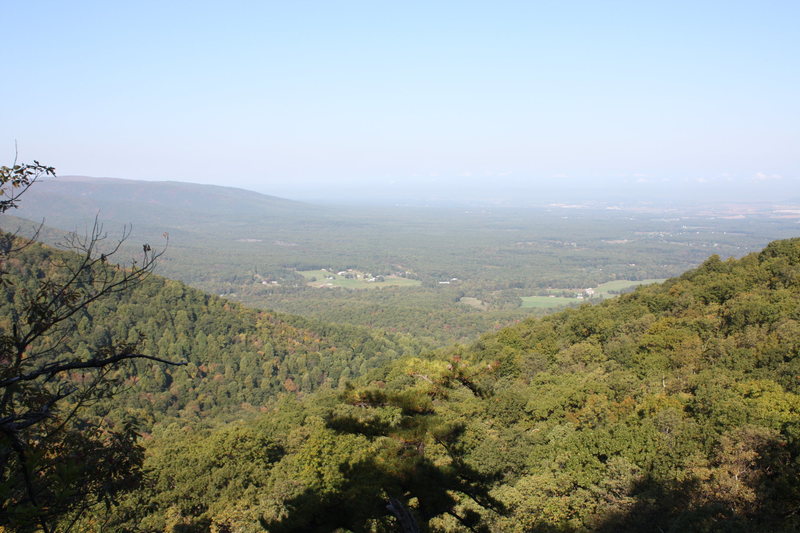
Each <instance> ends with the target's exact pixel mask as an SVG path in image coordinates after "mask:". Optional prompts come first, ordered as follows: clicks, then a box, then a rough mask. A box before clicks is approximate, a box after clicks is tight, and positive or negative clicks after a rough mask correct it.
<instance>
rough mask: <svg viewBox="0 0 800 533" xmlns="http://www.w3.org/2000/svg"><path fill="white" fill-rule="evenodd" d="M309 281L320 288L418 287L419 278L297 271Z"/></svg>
mask: <svg viewBox="0 0 800 533" xmlns="http://www.w3.org/2000/svg"><path fill="white" fill-rule="evenodd" d="M297 273H298V274H300V275H302V276H303V277H304V278H306V280H307V281H308V285H309V286H311V287H316V288H318V289H324V288H335V287H341V288H343V289H379V288H381V287H417V286H419V285H420V284H421V282H420V281H419V280H415V279H406V278H401V277H397V276H384V277H383V281H369V278H365V277H364V273H362V272H354V273H353V274H354V275H358V276H360V278H359V279H348V278H346V277H344V276H339V275H338V274H334V273H333V272H328V271H326V270H300V271H298V272H297Z"/></svg>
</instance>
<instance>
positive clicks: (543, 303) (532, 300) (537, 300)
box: [520, 296, 586, 309]
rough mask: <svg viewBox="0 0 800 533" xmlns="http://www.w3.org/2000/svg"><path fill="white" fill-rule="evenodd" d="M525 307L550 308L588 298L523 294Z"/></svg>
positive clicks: (579, 301)
mask: <svg viewBox="0 0 800 533" xmlns="http://www.w3.org/2000/svg"><path fill="white" fill-rule="evenodd" d="M520 299H521V300H522V307H523V308H534V309H548V308H550V307H562V306H565V305H569V304H575V303H582V302H585V301H586V300H579V299H578V298H564V297H562V296H522V297H521V298H520Z"/></svg>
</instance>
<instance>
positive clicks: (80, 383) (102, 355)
mask: <svg viewBox="0 0 800 533" xmlns="http://www.w3.org/2000/svg"><path fill="white" fill-rule="evenodd" d="M54 176H55V170H54V169H53V168H52V167H47V166H44V165H41V164H40V163H38V162H34V164H32V165H26V164H17V163H16V162H15V163H14V165H12V166H10V167H5V166H4V167H0V213H3V212H5V211H7V210H9V209H13V208H15V207H17V205H18V202H19V199H20V197H21V196H22V195H23V194H24V193H25V191H27V190H28V189H29V188H30V187H31V186H32V185H33V184H34V183H35V182H36V181H37V180H39V179H41V178H46V177H54ZM2 235H3V236H2V239H0V290H1V291H5V295H4V297H5V301H7V302H9V303H10V307H7V308H9V309H10V311H9V315H10V316H6V317H0V529H3V527H6V526H8V527H10V528H11V529H12V530H15V531H35V530H41V531H46V532H52V531H59V530H62V529H63V530H68V529H69V528H70V527H71V526H70V524H74V523H75V521H76V520H77V518H78V517H79V516H80V514H81V513H83V512H85V510H86V509H88V508H90V507H91V506H94V505H97V504H106V505H112V504H113V503H114V501H115V496H116V495H117V494H119V493H121V492H123V491H125V490H129V489H131V488H133V487H135V486H136V485H137V484H138V482H139V480H140V478H141V461H142V459H143V455H142V449H141V447H140V446H139V444H138V443H137V438H138V435H137V433H136V430H135V425H133V424H127V423H126V424H125V426H124V427H121V428H120V427H116V426H114V425H113V424H111V423H110V422H108V421H105V420H103V419H102V418H97V417H94V418H87V416H86V415H85V414H83V412H84V411H83V409H84V408H85V407H86V406H88V405H92V404H95V403H96V402H99V401H106V400H107V399H108V398H110V397H112V396H113V394H114V393H115V391H116V390H117V389H118V387H119V384H120V383H121V380H122V377H123V376H124V372H123V365H124V364H126V363H133V362H134V361H137V360H138V361H141V360H144V361H149V362H153V363H158V364H166V365H175V366H181V365H185V364H186V363H185V362H179V361H170V360H168V359H164V358H161V357H158V356H155V355H148V354H144V353H141V351H140V350H139V349H138V342H124V339H123V342H114V341H113V340H112V341H110V342H109V343H108V344H107V345H100V346H97V347H96V348H95V350H94V353H89V354H87V353H86V352H85V351H84V352H83V355H79V354H77V353H75V352H74V351H72V349H71V348H70V347H69V346H70V343H71V340H72V339H75V338H76V336H77V335H78V329H77V325H76V320H77V318H78V317H79V316H80V315H81V314H82V313H84V311H87V310H89V309H91V308H92V306H93V305H94V304H95V303H97V302H99V301H100V300H103V299H105V298H109V297H113V295H115V294H117V293H121V292H126V291H130V290H131V289H132V288H133V287H135V286H136V285H138V284H140V283H142V282H143V281H144V280H146V279H147V277H148V276H150V275H151V274H152V272H153V269H154V267H155V265H156V261H157V260H158V258H159V257H160V256H161V255H162V254H163V253H164V250H165V249H166V246H165V247H164V248H163V249H161V250H154V249H153V248H152V247H151V246H150V245H149V244H144V245H143V246H142V254H141V256H140V258H139V259H137V260H131V261H129V262H128V263H127V264H116V265H115V264H113V262H112V259H116V257H117V255H118V254H119V253H120V251H121V250H122V245H123V243H124V242H125V241H126V240H127V239H128V238H129V237H130V229H129V228H125V229H124V230H123V233H122V237H121V238H120V239H118V240H114V241H109V240H108V238H107V235H106V234H105V233H104V231H103V228H102V226H101V225H100V224H99V222H98V220H97V219H95V221H94V224H93V225H92V227H91V229H90V230H89V231H88V232H87V233H86V234H85V235H77V234H70V235H69V236H68V237H67V238H66V242H65V244H64V248H66V250H67V251H66V252H44V253H43V255H42V257H44V258H45V259H44V261H39V262H36V263H34V264H30V263H27V264H26V262H25V261H24V260H23V255H24V254H25V253H28V252H30V251H31V250H34V251H35V248H32V247H36V246H39V245H37V244H34V243H33V242H32V241H31V240H23V239H20V238H19V237H17V236H16V235H8V234H2ZM165 237H166V235H165ZM29 248H30V250H29ZM79 457H80V458H82V459H81V460H80V461H77V462H76V458H79ZM67 517H70V518H67ZM62 519H63V520H64V522H63V523H62ZM60 523H61V524H62V525H63V528H61V527H60V526H59V524H60Z"/></svg>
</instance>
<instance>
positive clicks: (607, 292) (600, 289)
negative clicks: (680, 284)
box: [594, 279, 666, 298]
mask: <svg viewBox="0 0 800 533" xmlns="http://www.w3.org/2000/svg"><path fill="white" fill-rule="evenodd" d="M665 281H666V279H643V280H639V281H631V280H628V279H618V280H615V281H607V282H605V283H601V284H600V285H598V286H597V287H595V289H594V292H595V294H596V295H597V296H602V297H603V298H611V297H614V296H617V294H612V293H611V291H615V292H616V293H619V292H620V291H624V290H625V289H630V288H633V287H637V286H639V285H650V284H651V283H664V282H665Z"/></svg>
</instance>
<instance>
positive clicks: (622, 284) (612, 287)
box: [521, 279, 666, 309]
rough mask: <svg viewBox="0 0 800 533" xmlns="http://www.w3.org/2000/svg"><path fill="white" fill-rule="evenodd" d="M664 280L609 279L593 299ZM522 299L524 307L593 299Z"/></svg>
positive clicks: (535, 297)
mask: <svg viewBox="0 0 800 533" xmlns="http://www.w3.org/2000/svg"><path fill="white" fill-rule="evenodd" d="M664 281H666V280H665V279H643V280H639V281H631V280H628V279H619V280H615V281H607V282H605V283H601V284H600V285H598V286H597V287H595V288H594V298H593V299H595V300H597V299H600V298H614V297H615V296H618V295H619V293H620V292H621V291H624V290H626V289H632V288H634V287H638V286H639V285H649V284H651V283H663V282H664ZM612 291H613V292H612ZM559 292H561V291H559ZM521 300H522V307H523V308H534V309H549V308H554V307H563V306H565V305H569V304H577V303H583V302H588V301H591V300H592V299H579V298H566V297H563V296H523V297H521Z"/></svg>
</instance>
